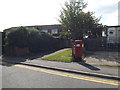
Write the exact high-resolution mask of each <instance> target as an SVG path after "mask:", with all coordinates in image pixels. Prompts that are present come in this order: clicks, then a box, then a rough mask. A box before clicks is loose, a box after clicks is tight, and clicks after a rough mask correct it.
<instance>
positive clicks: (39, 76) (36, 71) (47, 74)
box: [2, 64, 118, 88]
mask: <svg viewBox="0 0 120 90" xmlns="http://www.w3.org/2000/svg"><path fill="white" fill-rule="evenodd" d="M2 88H118V82H117V81H112V80H108V79H106V80H105V79H100V78H96V77H88V76H83V75H76V74H70V73H64V72H58V71H53V70H46V69H42V68H36V67H30V66H24V65H7V64H6V65H3V66H2Z"/></svg>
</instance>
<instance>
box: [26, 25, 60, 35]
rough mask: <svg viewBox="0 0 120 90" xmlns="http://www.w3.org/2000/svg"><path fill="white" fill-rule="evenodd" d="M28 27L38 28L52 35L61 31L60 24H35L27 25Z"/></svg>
mask: <svg viewBox="0 0 120 90" xmlns="http://www.w3.org/2000/svg"><path fill="white" fill-rule="evenodd" d="M27 27H30V28H36V29H38V30H42V31H43V32H46V33H50V34H52V35H59V33H60V32H61V31H62V26H61V24H54V25H36V26H27Z"/></svg>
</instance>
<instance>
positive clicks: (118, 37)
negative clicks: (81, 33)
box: [102, 26, 120, 44]
mask: <svg viewBox="0 0 120 90" xmlns="http://www.w3.org/2000/svg"><path fill="white" fill-rule="evenodd" d="M102 36H103V37H106V40H107V44H118V43H120V26H107V28H106V30H104V31H103V32H102Z"/></svg>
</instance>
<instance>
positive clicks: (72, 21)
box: [59, 0, 100, 40]
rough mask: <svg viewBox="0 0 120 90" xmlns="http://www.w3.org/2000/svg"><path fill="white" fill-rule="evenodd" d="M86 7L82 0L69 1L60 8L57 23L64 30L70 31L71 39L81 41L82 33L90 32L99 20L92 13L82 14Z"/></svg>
mask: <svg viewBox="0 0 120 90" xmlns="http://www.w3.org/2000/svg"><path fill="white" fill-rule="evenodd" d="M86 7H87V3H85V2H84V0H70V2H65V7H63V8H62V11H61V14H60V19H59V22H60V23H61V24H62V26H63V27H64V29H65V30H70V33H71V37H72V39H73V40H74V39H83V35H84V33H87V32H88V31H92V30H93V28H95V27H96V26H97V24H98V22H99V20H100V18H96V17H95V16H93V14H94V13H93V12H86V13H85V12H83V9H85V8H86Z"/></svg>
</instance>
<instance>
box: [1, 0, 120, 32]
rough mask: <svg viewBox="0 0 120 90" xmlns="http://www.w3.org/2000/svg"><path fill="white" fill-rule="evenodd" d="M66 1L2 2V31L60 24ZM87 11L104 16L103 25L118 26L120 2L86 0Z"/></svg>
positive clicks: (20, 0) (25, 0)
mask: <svg viewBox="0 0 120 90" xmlns="http://www.w3.org/2000/svg"><path fill="white" fill-rule="evenodd" d="M65 1H66V0H0V31H3V30H4V29H7V28H10V27H16V26H30V25H49V24H58V23H59V22H58V15H59V14H60V10H61V6H62V5H64V2H65ZM85 1H86V2H87V3H88V7H87V8H86V10H85V11H88V10H89V11H93V12H95V16H96V17H99V16H102V19H101V21H100V23H102V24H103V25H109V26H110V25H118V1H119V0H85Z"/></svg>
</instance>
